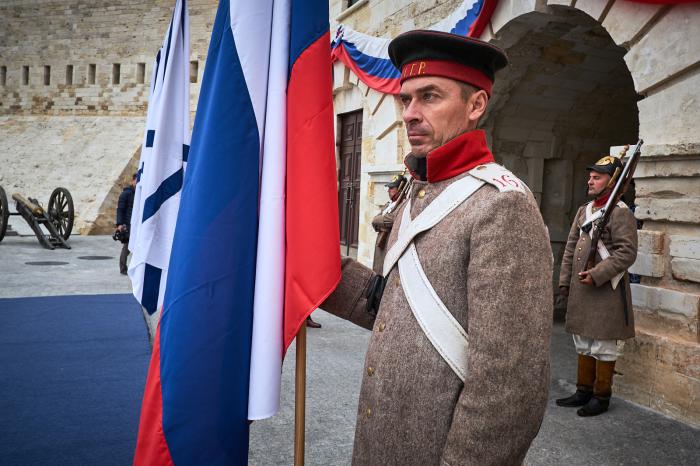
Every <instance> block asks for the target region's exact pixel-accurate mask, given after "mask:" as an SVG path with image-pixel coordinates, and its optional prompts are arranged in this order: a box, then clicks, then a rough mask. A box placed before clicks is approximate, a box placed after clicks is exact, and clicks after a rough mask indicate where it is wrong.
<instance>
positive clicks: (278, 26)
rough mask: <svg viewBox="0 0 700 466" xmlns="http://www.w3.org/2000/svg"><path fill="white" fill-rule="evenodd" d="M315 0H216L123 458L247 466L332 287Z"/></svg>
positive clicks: (328, 171)
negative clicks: (291, 361)
mask: <svg viewBox="0 0 700 466" xmlns="http://www.w3.org/2000/svg"><path fill="white" fill-rule="evenodd" d="M328 29H329V25H328V2H327V1H326V0H306V1H301V0H299V1H292V0H285V1H282V0H274V1H273V0H264V1H263V0H259V1H256V2H250V1H247V0H221V1H220V2H219V7H218V12H217V15H216V20H215V23H214V27H213V32H212V38H211V43H210V47H209V52H208V57H207V63H206V67H205V71H204V79H203V81H202V87H201V91H200V98H199V105H198V108H197V114H196V117H195V123H194V128H193V131H192V142H191V147H190V152H189V159H188V167H187V173H186V176H185V180H184V186H183V189H182V195H181V202H180V211H179V214H178V218H177V225H176V229H175V236H174V239H173V247H172V254H171V257H170V266H169V273H168V282H167V288H166V291H165V298H164V304H163V310H162V315H161V319H160V324H159V327H158V331H157V333H156V338H155V341H154V347H153V356H152V359H151V365H150V368H149V373H148V378H147V382H146V390H145V394H144V400H143V406H142V411H141V422H140V426H139V436H138V441H137V447H136V453H135V458H134V464H137V465H163V464H176V465H177V464H234V465H238V464H240V465H243V464H247V454H248V419H261V418H264V417H268V416H271V415H273V414H274V413H275V412H276V411H277V409H278V404H279V387H280V375H281V364H282V357H283V354H284V351H285V349H286V348H287V347H288V345H289V344H290V343H291V341H292V340H293V339H294V336H295V335H296V333H297V331H298V330H299V328H300V327H301V325H303V324H304V320H305V318H306V317H307V316H308V315H309V314H310V313H311V312H312V311H313V310H314V309H316V307H317V306H318V305H319V304H320V303H321V302H322V301H323V300H324V299H325V298H326V297H327V296H328V295H329V294H330V293H331V292H332V291H333V289H334V288H335V286H336V285H337V283H338V281H339V280H340V257H339V252H338V244H339V232H338V206H337V187H336V165H335V156H334V137H333V107H332V94H331V86H332V84H331V73H330V53H329V52H330V49H329V43H330V37H329V31H328Z"/></svg>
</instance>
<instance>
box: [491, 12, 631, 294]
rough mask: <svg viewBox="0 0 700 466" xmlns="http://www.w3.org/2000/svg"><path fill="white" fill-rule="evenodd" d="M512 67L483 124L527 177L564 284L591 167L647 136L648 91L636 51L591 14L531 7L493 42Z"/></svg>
mask: <svg viewBox="0 0 700 466" xmlns="http://www.w3.org/2000/svg"><path fill="white" fill-rule="evenodd" d="M492 42H493V43H496V44H498V45H500V46H501V47H503V48H504V49H505V50H506V51H507V53H508V56H509V58H510V65H509V66H508V68H507V69H505V70H504V71H503V72H502V73H501V74H500V76H499V82H497V84H496V87H495V89H494V95H493V98H492V102H491V109H490V111H489V113H488V115H487V116H486V118H485V119H484V121H483V125H482V126H483V128H484V129H486V130H487V132H488V133H489V134H490V136H491V140H492V148H493V151H494V154H495V156H496V159H497V160H498V161H499V162H501V163H503V164H504V165H506V166H507V167H508V168H510V169H511V170H513V171H514V172H515V173H516V174H517V175H518V176H519V177H521V178H522V179H523V180H525V181H526V182H527V183H528V185H529V186H530V188H531V189H532V191H533V192H534V194H535V196H536V198H537V200H538V202H539V203H540V208H541V211H542V215H543V217H544V220H545V222H546V224H547V226H548V228H549V232H550V236H551V241H552V250H553V253H554V258H555V267H554V275H555V276H554V277H553V279H554V280H555V281H556V279H557V277H558V272H559V265H560V262H561V257H562V255H563V252H564V247H565V245H566V238H567V236H568V232H569V227H570V225H571V221H572V220H573V217H574V215H575V213H576V211H577V209H578V206H580V205H581V204H583V203H584V202H585V200H586V193H585V181H586V176H587V175H586V166H588V165H590V164H592V163H594V162H595V161H596V160H597V159H599V158H600V157H602V156H603V155H606V154H607V153H608V152H609V150H610V147H611V146H619V145H623V144H626V143H633V142H635V141H636V140H637V138H638V129H639V117H638V115H639V112H638V108H637V101H638V96H637V93H636V92H635V88H634V83H633V80H632V76H631V74H630V72H629V70H628V69H627V65H626V64H625V61H624V59H623V56H624V55H625V53H626V50H625V49H624V48H622V47H619V46H617V45H616V44H615V42H614V41H613V39H612V38H611V37H610V35H609V34H608V33H607V32H606V31H605V29H604V28H603V27H602V26H601V25H600V23H598V22H597V21H595V20H594V19H593V18H591V17H590V16H588V15H587V14H585V13H583V12H581V11H578V10H576V9H574V8H569V7H557V8H551V9H550V10H549V11H547V12H530V13H526V14H524V15H521V16H518V17H516V18H515V19H513V20H511V21H510V22H508V23H507V24H506V25H505V26H503V27H502V28H501V29H500V30H499V33H498V38H497V39H494V40H493V41H492Z"/></svg>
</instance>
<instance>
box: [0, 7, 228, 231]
mask: <svg viewBox="0 0 700 466" xmlns="http://www.w3.org/2000/svg"><path fill="white" fill-rule="evenodd" d="M187 3H188V8H189V13H190V30H191V46H190V48H191V52H190V60H191V66H190V69H191V72H192V76H191V81H193V84H192V86H191V106H192V110H193V111H194V109H195V106H196V102H197V98H198V91H199V81H200V80H201V77H202V72H203V69H204V62H205V59H206V53H207V48H208V43H209V36H210V34H211V27H212V23H213V19H214V15H215V13H216V7H217V4H218V2H217V1H216V0H190V1H189V2H187ZM174 5H175V1H174V0H167V1H166V0H153V1H146V2H144V1H137V0H120V1H104V0H97V1H79V0H74V1H70V0H6V1H4V2H2V3H1V4H0V145H1V146H0V147H1V148H2V149H3V150H2V152H0V185H2V186H4V187H5V190H6V191H8V192H9V193H12V192H15V191H20V192H22V193H23V194H26V195H31V196H35V197H38V198H39V200H43V199H44V197H43V196H44V193H50V192H51V191H52V190H53V189H54V188H55V187H56V186H58V185H59V184H61V183H62V185H63V186H65V187H66V188H68V190H69V191H70V192H71V193H72V195H73V198H74V201H75V206H76V215H77V218H76V225H75V227H74V232H80V233H95V232H103V233H104V232H108V231H110V229H111V228H112V225H113V221H114V209H115V207H116V198H117V196H118V193H119V191H120V188H121V185H122V184H124V183H125V182H126V181H127V180H128V178H129V173H127V172H131V168H130V167H131V166H134V162H135V160H136V159H137V158H138V154H139V153H140V151H139V147H140V144H141V141H142V138H143V125H144V117H145V113H146V106H147V103H148V93H149V86H150V78H151V74H152V64H153V60H154V57H155V54H156V52H157V51H158V49H159V48H160V46H161V44H162V42H163V38H164V36H165V34H166V32H167V27H168V24H169V22H170V18H171V15H172V9H173V6H174ZM130 164H131V165H130ZM115 193H116V194H115ZM46 196H47V197H46V199H48V195H46ZM43 202H46V201H43Z"/></svg>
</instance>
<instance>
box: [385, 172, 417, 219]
mask: <svg viewBox="0 0 700 466" xmlns="http://www.w3.org/2000/svg"><path fill="white" fill-rule="evenodd" d="M401 176H402V177H403V181H402V182H401V184H400V185H399V194H398V195H397V196H396V200H395V201H392V202H391V203H389V205H388V206H387V207H386V209H384V210H383V211H382V215H386V214H390V213H392V212H393V211H395V210H396V208H397V207H398V206H399V205H401V203H402V202H403V201H404V199H406V196H408V193H409V192H410V191H411V184H412V183H413V178H410V179H406V169H405V168H404V170H403V173H402V174H401Z"/></svg>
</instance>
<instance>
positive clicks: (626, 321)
mask: <svg viewBox="0 0 700 466" xmlns="http://www.w3.org/2000/svg"><path fill="white" fill-rule="evenodd" d="M621 168H622V163H621V162H620V160H619V159H618V158H616V157H612V156H607V157H603V158H602V159H600V160H599V161H598V162H596V164H595V165H592V166H590V167H588V170H589V178H588V195H589V196H590V197H592V198H593V201H591V202H589V203H587V204H584V205H583V206H581V207H580V208H579V209H578V212H576V217H575V218H574V222H573V224H572V225H571V231H570V232H569V238H568V240H567V242H566V250H565V252H564V257H563V259H562V263H561V273H560V275H559V289H560V293H561V294H562V295H563V296H568V304H567V311H566V331H567V332H569V333H571V334H572V335H573V338H574V345H575V347H576V352H577V353H578V370H577V381H576V393H574V394H573V395H571V396H569V397H566V398H561V399H558V400H557V401H556V403H557V404H558V405H559V406H564V407H580V409H579V410H578V411H577V413H578V415H579V416H596V415H598V414H601V413H603V412H605V411H607V409H608V406H609V403H610V396H611V394H612V379H613V374H614V370H615V361H616V360H617V357H618V356H619V352H618V341H620V340H626V339H628V338H633V337H634V314H633V312H632V296H631V293H630V282H629V274H628V273H627V269H628V268H629V267H630V266H631V265H632V264H633V263H634V261H635V259H636V257H637V224H636V221H635V219H634V215H633V214H632V211H631V210H630V209H629V208H628V207H627V206H626V205H625V204H624V203H622V202H620V203H618V205H614V206H611V208H612V209H613V210H612V212H611V215H610V221H609V222H608V224H607V226H606V227H605V229H604V230H603V232H602V234H601V236H600V241H599V245H598V248H597V251H598V252H597V253H596V263H595V266H594V267H593V268H591V269H590V270H586V269H585V263H586V258H587V255H588V251H589V248H590V245H591V233H590V232H591V230H590V226H591V222H592V221H594V220H595V219H596V218H597V216H599V215H600V210H601V208H602V207H604V206H605V204H606V202H607V201H608V198H609V197H610V194H611V191H612V188H613V186H614V183H615V176H616V175H617V174H619V173H620V172H621Z"/></svg>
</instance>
